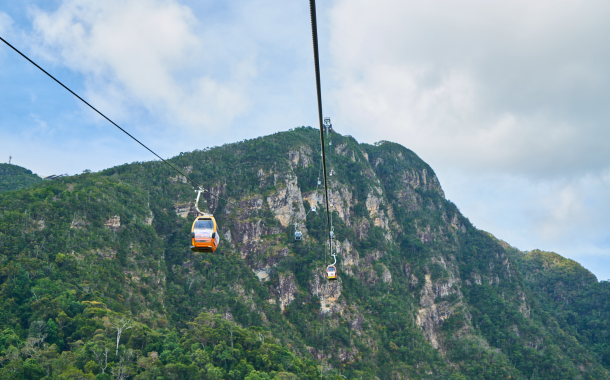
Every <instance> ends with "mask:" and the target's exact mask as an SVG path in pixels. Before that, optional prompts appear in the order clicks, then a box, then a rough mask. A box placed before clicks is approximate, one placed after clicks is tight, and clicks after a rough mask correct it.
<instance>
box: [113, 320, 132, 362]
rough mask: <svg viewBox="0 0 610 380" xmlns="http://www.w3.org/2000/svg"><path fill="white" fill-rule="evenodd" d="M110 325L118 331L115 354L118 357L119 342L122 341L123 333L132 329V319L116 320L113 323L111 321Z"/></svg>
mask: <svg viewBox="0 0 610 380" xmlns="http://www.w3.org/2000/svg"><path fill="white" fill-rule="evenodd" d="M108 324H109V325H110V327H112V328H113V329H115V330H116V350H115V353H114V355H115V356H116V355H118V354H119V341H120V340H121V334H122V333H123V331H125V330H129V329H130V328H132V327H133V322H132V321H131V320H130V319H126V318H120V319H115V320H113V321H109V322H108Z"/></svg>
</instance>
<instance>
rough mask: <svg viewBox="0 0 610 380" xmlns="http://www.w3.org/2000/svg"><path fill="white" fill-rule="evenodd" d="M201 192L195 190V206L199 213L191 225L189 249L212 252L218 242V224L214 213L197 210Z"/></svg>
mask: <svg viewBox="0 0 610 380" xmlns="http://www.w3.org/2000/svg"><path fill="white" fill-rule="evenodd" d="M201 192H202V190H197V200H196V201H195V208H196V209H197V212H198V213H199V214H200V215H199V216H197V218H195V220H194V221H193V226H192V227H191V250H192V251H193V252H214V251H216V248H218V243H219V242H220V237H219V236H218V225H217V224H216V219H214V215H212V214H204V213H202V212H201V211H199V207H198V203H199V196H200V195H201ZM201 214H203V215H201Z"/></svg>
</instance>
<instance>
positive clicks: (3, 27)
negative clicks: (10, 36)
mask: <svg viewBox="0 0 610 380" xmlns="http://www.w3.org/2000/svg"><path fill="white" fill-rule="evenodd" d="M12 28H13V19H12V18H11V17H10V16H9V15H7V14H6V13H4V12H2V11H0V36H2V37H3V38H4V39H6V37H7V33H8V32H9V31H10V30H11V29H12Z"/></svg>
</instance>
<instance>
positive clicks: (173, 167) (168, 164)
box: [0, 37, 242, 210]
mask: <svg viewBox="0 0 610 380" xmlns="http://www.w3.org/2000/svg"><path fill="white" fill-rule="evenodd" d="M0 40H2V42H4V43H5V44H7V45H8V46H9V47H10V48H11V49H13V50H14V51H16V52H17V53H18V54H19V55H21V56H22V57H23V58H25V59H26V60H27V61H28V62H30V63H31V64H32V65H34V66H36V67H37V68H38V69H39V70H40V71H42V72H43V73H45V74H47V75H48V76H49V78H51V79H53V80H54V81H55V82H57V83H58V84H59V85H60V86H62V87H63V88H65V89H66V90H68V92H70V93H71V94H72V95H74V96H76V97H77V98H78V99H79V100H80V101H81V102H83V103H85V104H86V105H87V106H89V108H91V109H92V110H94V111H95V112H97V113H98V114H99V115H100V116H102V117H103V118H104V119H106V120H108V121H109V122H110V123H111V124H112V125H114V126H115V127H117V128H118V129H120V130H121V131H122V132H123V133H125V134H126V135H127V136H129V137H131V138H132V139H133V140H134V141H135V142H137V143H138V144H140V145H141V146H143V147H144V148H145V149H146V150H148V151H149V152H150V153H152V154H154V155H155V156H156V157H157V158H159V159H160V160H161V161H163V162H164V163H165V164H167V166H169V167H170V168H172V169H174V170H175V171H176V172H178V173H179V174H180V175H182V176H183V177H185V178H186V179H188V180H189V181H190V182H191V183H192V184H193V185H194V186H195V187H196V188H198V189H201V190H203V191H205V192H206V193H208V194H210V195H211V196H213V197H216V198H218V199H222V200H224V201H225V202H227V203H229V204H231V205H233V206H235V207H236V208H238V209H240V210H242V209H241V208H240V207H239V206H237V205H236V204H235V203H233V202H231V201H229V200H227V199H224V198H222V197H220V196H218V195H216V194H212V193H211V192H209V191H208V190H206V189H204V188H203V187H202V186H201V185H200V184H199V183H197V182H195V181H194V180H193V179H192V178H191V177H189V176H188V175H186V174H185V173H184V172H182V170H180V169H178V168H177V167H175V166H174V165H172V164H170V163H169V162H168V161H167V160H165V159H163V157H161V156H159V155H158V154H157V153H155V152H154V151H153V150H152V149H150V148H149V147H147V146H146V145H144V144H143V143H142V142H141V141H140V140H138V139H136V138H135V137H133V136H132V135H131V134H130V133H129V132H127V131H126V130H124V129H123V128H121V127H120V126H119V125H118V124H117V123H115V122H114V121H112V120H110V118H109V117H108V116H106V115H104V114H103V113H102V112H100V111H99V110H98V109H97V108H95V107H93V106H92V105H91V104H89V103H88V102H87V101H86V100H85V99H83V98H81V97H80V96H78V94H76V93H75V92H74V91H72V90H70V89H69V88H68V87H67V86H66V85H65V84H63V83H62V82H60V81H59V80H58V79H57V78H55V77H54V76H53V75H51V74H49V73H48V72H47V71H46V70H45V69H43V68H42V67H40V66H39V65H38V64H36V62H34V61H32V60H31V59H30V58H28V57H27V56H26V55H25V54H23V53H22V52H21V51H19V50H18V49H17V48H16V47H14V46H13V45H11V44H10V43H8V41H6V40H5V39H4V38H2V37H0Z"/></svg>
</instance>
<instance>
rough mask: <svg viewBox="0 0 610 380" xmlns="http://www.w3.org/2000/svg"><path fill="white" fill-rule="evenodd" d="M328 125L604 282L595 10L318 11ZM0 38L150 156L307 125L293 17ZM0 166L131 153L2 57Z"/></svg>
mask: <svg viewBox="0 0 610 380" xmlns="http://www.w3.org/2000/svg"><path fill="white" fill-rule="evenodd" d="M318 18H319V22H318V23H319V32H320V48H321V51H320V57H321V65H322V81H323V83H322V90H323V100H324V109H325V114H326V115H329V116H331V117H332V120H333V125H334V127H335V128H336V129H337V130H338V132H340V133H343V134H351V135H353V136H354V137H355V138H356V139H358V140H359V141H361V142H368V143H372V142H375V141H379V140H390V141H396V142H399V143H401V144H403V145H405V146H406V147H408V148H410V149H412V150H413V151H415V152H416V153H417V154H418V155H419V156H420V157H422V158H423V159H424V160H425V161H427V162H428V163H429V164H430V165H431V166H432V167H433V168H434V169H435V171H436V173H437V175H438V176H439V178H440V180H441V184H442V185H443V188H444V189H445V192H446V194H447V198H449V199H450V200H452V201H453V202H454V203H456V204H457V205H458V207H459V208H460V209H461V211H462V212H463V213H464V214H465V215H466V216H467V217H468V218H470V220H471V221H472V222H473V224H475V225H476V226H477V227H478V228H481V229H484V230H486V231H489V232H491V233H493V234H494V235H496V236H497V237H498V238H501V239H503V240H506V241H507V242H509V243H510V244H512V245H513V246H515V247H517V248H519V249H521V250H530V249H534V248H540V249H544V250H551V251H555V252H557V253H559V254H561V255H564V256H566V257H570V258H573V259H575V260H577V261H579V262H580V263H582V264H583V265H584V266H585V267H587V268H588V269H590V270H591V271H593V273H595V274H596V275H597V276H598V278H599V279H600V280H608V279H610V197H609V196H608V194H610V149H608V147H607V145H608V142H609V141H610V107H609V100H610V41H608V40H609V37H608V36H610V23H608V22H607V20H608V19H609V18H610V2H608V1H607V0H580V1H575V0H574V1H563V0H554V1H550V0H537V1H525V0H511V1H482V0H460V1H455V0H451V1H450V0H438V1H435V2H422V1H408V0H377V1H374V2H372V1H364V0H328V1H322V0H319V2H318ZM0 36H2V37H3V38H5V39H7V40H8V41H10V42H11V43H12V44H14V45H15V46H16V47H18V48H19V49H21V50H22V51H23V52H24V53H26V54H28V55H30V56H31V57H32V58H33V59H34V60H35V61H37V62H38V63H40V64H41V65H42V66H43V67H45V68H47V69H48V71H50V72H51V73H52V74H53V75H55V76H56V77H57V78H59V79H60V80H62V81H64V83H66V84H67V85H68V86H69V87H71V88H72V89H73V90H75V91H76V92H77V93H79V94H82V95H83V96H84V97H85V98H86V99H87V100H89V101H90V102H91V103H93V104H94V105H95V106H97V107H98V108H99V109H100V110H102V112H104V113H106V114H107V115H108V116H109V117H110V118H111V119H113V120H114V121H116V122H117V123H119V124H120V125H122V126H123V127H125V128H126V129H127V130H129V131H131V132H133V133H134V134H135V135H136V136H138V137H139V138H140V139H141V140H142V141H143V142H145V143H146V144H148V145H150V146H151V147H152V148H153V149H154V150H155V151H157V152H159V153H160V154H161V155H162V156H164V157H171V156H173V155H176V154H178V153H180V152H183V151H189V150H193V149H196V148H204V147H207V146H216V145H221V144H224V143H228V142H234V141H236V140H242V139H245V138H253V137H257V136H261V135H265V134H269V133H273V132H276V131H279V130H287V129H289V128H292V127H295V126H299V125H312V126H316V123H317V113H316V112H317V109H316V100H315V82H314V72H313V60H312V47H311V29H310V20H309V4H308V2H307V1H305V0H301V1H279V0H257V1H252V0H234V1H230V2H227V1H218V0H214V1H212V0H207V1H201V0H199V1H194V0H193V1H191V0H184V1H178V0H106V1H103V2H101V1H92V0H53V1H49V0H46V1H42V0H24V1H20V2H9V1H3V2H2V3H0ZM0 67H1V68H2V70H0V89H1V90H2V91H0V101H1V103H0V133H1V135H0V136H1V137H2V138H1V139H0V161H2V162H4V161H7V160H8V156H9V155H12V157H13V163H15V164H17V165H21V166H24V167H27V168H30V169H32V170H33V171H34V172H36V173H39V174H43V175H48V174H53V173H70V174H76V173H80V172H82V171H83V170H84V169H91V170H100V169H104V168H107V167H110V166H114V165H118V164H122V163H125V162H133V161H148V160H151V159H152V158H153V157H151V156H150V154H149V153H148V152H146V151H145V150H143V149H142V148H140V147H139V146H137V145H136V144H135V143H133V142H132V141H130V140H127V139H126V138H125V137H124V136H123V135H122V134H121V133H120V132H119V131H117V130H116V129H115V128H114V127H111V126H110V125H109V124H108V123H107V122H105V121H103V120H102V119H101V118H100V117H98V116H96V115H95V114H93V113H92V111H91V110H89V109H87V108H85V107H84V106H83V105H82V104H79V103H78V101H76V100H75V99H74V98H73V97H72V96H71V95H70V94H68V93H67V92H66V91H65V90H63V89H61V88H60V87H59V86H58V85H57V84H54V83H53V82H51V81H50V80H49V78H47V77H45V76H44V75H43V74H42V73H40V72H39V71H37V69H35V68H33V67H32V66H31V65H30V64H28V63H26V61H25V60H24V59H23V58H21V57H19V56H17V55H16V54H15V53H14V52H13V51H11V50H9V49H8V48H7V47H3V46H0Z"/></svg>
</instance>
